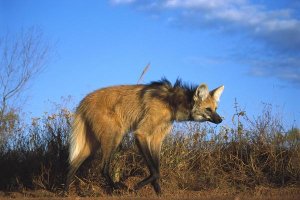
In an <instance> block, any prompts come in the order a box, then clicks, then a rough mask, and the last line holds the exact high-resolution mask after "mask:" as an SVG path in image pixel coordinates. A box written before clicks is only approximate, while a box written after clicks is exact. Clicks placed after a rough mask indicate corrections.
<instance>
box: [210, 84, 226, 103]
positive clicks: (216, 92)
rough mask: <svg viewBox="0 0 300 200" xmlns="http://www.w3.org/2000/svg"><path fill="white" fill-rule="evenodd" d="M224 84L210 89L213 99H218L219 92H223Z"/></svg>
mask: <svg viewBox="0 0 300 200" xmlns="http://www.w3.org/2000/svg"><path fill="white" fill-rule="evenodd" d="M223 90H224V85H222V86H220V87H218V88H216V89H214V90H212V91H210V95H211V96H212V97H213V98H214V100H215V101H219V100H220V97H221V94H222V93H223Z"/></svg>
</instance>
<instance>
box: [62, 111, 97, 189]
mask: <svg viewBox="0 0 300 200" xmlns="http://www.w3.org/2000/svg"><path fill="white" fill-rule="evenodd" d="M87 134H88V133H87V125H86V122H85V120H84V119H83V116H82V114H80V113H76V114H75V118H74V122H73V125H72V132H71V135H70V140H69V145H70V146H69V164H70V169H69V173H68V179H67V184H70V181H71V178H72V177H73V175H74V173H75V172H76V170H77V169H78V167H79V166H80V165H81V163H82V162H83V161H84V160H85V159H86V158H87V157H88V156H89V155H90V153H91V150H92V149H91V148H92V147H91V143H90V141H88V135H87Z"/></svg>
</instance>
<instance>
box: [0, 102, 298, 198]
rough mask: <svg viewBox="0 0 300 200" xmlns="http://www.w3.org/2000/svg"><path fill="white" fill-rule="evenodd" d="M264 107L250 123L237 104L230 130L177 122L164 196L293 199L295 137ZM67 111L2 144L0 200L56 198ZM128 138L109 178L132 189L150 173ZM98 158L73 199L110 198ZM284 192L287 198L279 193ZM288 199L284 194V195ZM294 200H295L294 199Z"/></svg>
mask: <svg viewBox="0 0 300 200" xmlns="http://www.w3.org/2000/svg"><path fill="white" fill-rule="evenodd" d="M271 108H272V107H271V106H268V105H267V106H266V108H265V109H264V110H263V111H262V115H261V116H258V117H256V118H255V119H249V118H248V117H247V115H246V114H245V112H243V111H240V110H239V109H238V107H236V114H235V115H234V117H233V121H234V122H235V125H233V126H232V127H224V126H221V127H214V126H211V125H209V124H206V123H204V124H203V123H202V124H200V123H188V122H187V123H181V124H175V126H174V128H173V130H172V133H171V134H170V135H169V136H168V137H167V138H166V140H165V141H164V144H163V148H162V153H161V171H162V172H161V174H162V180H161V182H162V188H163V192H164V196H163V197H165V198H166V199H252V198H254V199H261V198H260V197H262V199H281V197H285V199H286V198H288V199H296V198H294V197H299V192H298V191H299V186H300V145H299V144H300V132H299V129H297V128H289V129H288V130H285V129H284V128H283V125H282V123H281V121H280V120H279V119H278V115H275V114H273V113H272V109H271ZM71 121H72V114H71V112H70V111H68V110H66V109H58V110H57V112H56V113H55V114H47V113H46V114H45V116H43V117H41V118H36V119H33V120H32V123H31V124H30V125H22V123H20V121H18V120H16V121H15V124H14V126H12V127H13V131H12V133H11V134H9V135H8V137H6V139H5V141H4V140H2V141H0V149H1V151H0V177H1V178H0V191H2V193H1V194H0V198H4V197H5V196H6V197H13V196H14V195H15V196H16V197H24V196H25V197H28V198H33V197H34V198H36V197H40V198H41V197H44V198H48V197H49V198H50V197H58V196H59V194H60V193H61V191H62V188H63V184H64V181H65V178H66V177H65V176H66V172H67V167H68V165H67V157H68V153H67V149H68V144H67V141H68V133H69V131H70V123H71ZM0 133H1V132H0ZM134 143H135V141H134V138H133V136H132V135H128V136H127V137H125V138H124V141H123V143H122V145H121V146H120V149H119V151H118V152H117V153H116V154H115V159H114V160H113V163H112V170H111V173H112V175H113V177H114V179H115V180H116V181H122V182H124V183H125V184H126V185H127V186H128V187H129V188H132V186H133V185H134V184H135V183H136V182H138V181H139V180H141V179H142V178H143V177H145V176H146V175H147V173H148V171H147V168H146V166H145V165H144V161H143V159H142V157H141V156H140V154H139V153H138V151H137V148H136V147H135V145H134ZM100 160H101V157H100V156H99V154H96V155H95V157H94V158H93V159H89V160H87V161H86V162H85V163H84V164H83V165H82V167H81V168H80V170H79V171H78V173H77V176H76V178H75V181H74V184H72V186H71V190H70V195H71V197H78V196H88V197H89V198H88V199H92V198H93V197H105V198H106V197H107V190H108V188H105V186H104V184H103V180H102V178H101V176H99V174H100V173H99V172H100V169H99V165H98V163H99V162H100ZM284 194H285V195H284ZM287 194H289V195H287ZM113 195H117V196H115V197H114V196H113V197H111V199H119V195H121V196H122V198H121V199H126V198H128V199H132V198H139V199H140V198H146V197H147V198H153V199H156V196H155V194H154V192H153V190H152V188H151V187H150V186H149V187H145V188H143V189H142V190H141V191H139V192H138V193H137V194H133V193H130V192H128V191H117V192H115V193H113ZM297 199H298V198H297Z"/></svg>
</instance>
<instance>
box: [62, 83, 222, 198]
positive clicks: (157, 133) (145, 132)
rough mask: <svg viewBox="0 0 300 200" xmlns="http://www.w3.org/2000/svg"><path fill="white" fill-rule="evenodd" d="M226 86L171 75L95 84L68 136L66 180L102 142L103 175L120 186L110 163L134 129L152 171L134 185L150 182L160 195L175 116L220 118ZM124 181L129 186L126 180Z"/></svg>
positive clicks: (79, 110)
mask: <svg viewBox="0 0 300 200" xmlns="http://www.w3.org/2000/svg"><path fill="white" fill-rule="evenodd" d="M223 90H224V86H221V87H218V88H216V89H214V90H212V91H209V90H208V88H207V86H206V85H205V84H201V85H200V86H198V87H197V86H190V85H186V84H183V83H182V82H181V81H180V80H177V81H176V82H175V84H174V85H172V84H171V83H170V82H169V81H168V80H167V79H162V80H161V81H157V82H151V83H150V84H147V85H120V86H114V87H107V88H103V89H99V90H96V91H94V92H92V93H90V94H88V95H87V96H86V97H85V98H84V99H83V100H82V101H81V103H80V104H79V106H78V108H77V110H76V114H75V119H74V124H73V127H72V128H73V129H72V133H71V137H70V138H71V139H70V149H69V151H70V156H69V162H70V169H69V173H68V178H67V182H66V189H67V190H68V187H69V184H70V182H71V179H72V177H73V175H74V173H75V172H76V170H77V169H78V167H79V166H80V165H81V164H82V162H83V161H84V160H85V159H86V158H87V157H88V156H89V155H90V154H92V153H94V152H95V151H96V150H97V149H98V148H100V150H101V156H102V158H101V159H102V160H101V169H102V171H101V172H102V175H103V176H104V177H105V179H106V181H107V183H108V184H109V185H110V186H111V187H112V188H113V189H117V188H120V187H121V186H122V187H123V186H124V185H122V184H121V183H114V182H113V180H112V178H111V176H110V175H109V165H110V161H111V159H112V155H113V153H114V152H115V151H116V149H117V147H118V146H119V144H120V142H121V141H122V139H123V137H124V135H125V134H126V133H128V132H133V133H134V135H135V138H136V142H137V146H138V148H139V150H140V152H141V154H142V155H143V157H144V159H145V161H146V164H147V167H148V168H149V171H150V176H149V177H147V178H145V179H144V180H142V181H140V182H139V183H137V185H136V186H135V187H134V189H135V190H138V189H140V188H142V187H143V186H145V185H147V184H149V183H151V184H152V186H153V188H154V190H155V192H156V193H157V194H158V195H159V194H160V193H161V188H160V184H159V177H160V166H159V165H160V163H159V162H160V161H159V157H160V150H161V145H162V141H163V139H164V137H165V136H166V134H168V133H169V131H170V129H171V125H172V123H173V122H174V121H188V120H190V121H200V122H204V121H209V122H213V123H215V124H219V123H221V122H222V119H221V117H220V116H219V115H218V114H217V113H216V109H217V105H218V101H219V98H220V96H221V94H222V92H223ZM124 187H125V186H124Z"/></svg>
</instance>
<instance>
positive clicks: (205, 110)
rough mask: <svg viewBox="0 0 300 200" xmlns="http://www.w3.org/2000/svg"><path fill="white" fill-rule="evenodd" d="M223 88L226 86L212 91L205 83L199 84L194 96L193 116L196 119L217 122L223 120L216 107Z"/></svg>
mask: <svg viewBox="0 0 300 200" xmlns="http://www.w3.org/2000/svg"><path fill="white" fill-rule="evenodd" d="M223 90H224V86H220V87H218V88H216V89H214V90H212V91H209V90H208V87H207V85H205V84H201V85H199V86H198V88H197V89H196V91H195V93H194V96H193V100H194V104H193V108H192V117H193V119H194V120H195V121H201V122H204V121H209V122H212V123H215V124H219V123H221V122H222V118H221V117H220V115H219V114H218V113H217V112H216V109H217V107H218V101H219V99H220V96H221V94H222V92H223Z"/></svg>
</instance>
